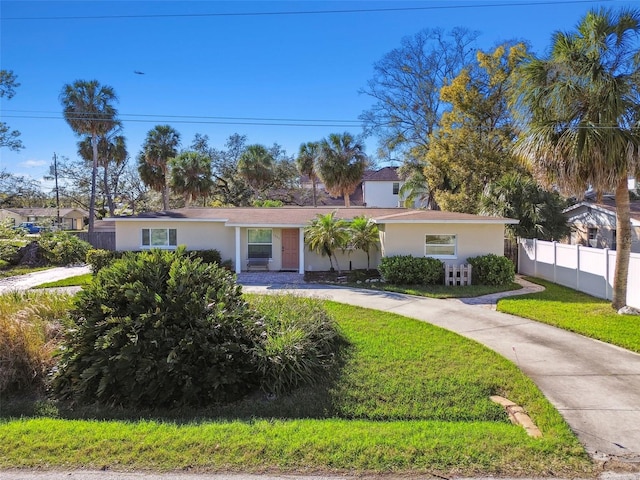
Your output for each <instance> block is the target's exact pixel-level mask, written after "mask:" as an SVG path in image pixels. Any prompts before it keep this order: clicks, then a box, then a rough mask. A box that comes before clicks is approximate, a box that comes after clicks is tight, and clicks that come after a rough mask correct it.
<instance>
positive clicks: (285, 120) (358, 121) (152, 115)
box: [3, 108, 361, 124]
mask: <svg viewBox="0 0 640 480" xmlns="http://www.w3.org/2000/svg"><path fill="white" fill-rule="evenodd" d="M3 111H4V112H14V113H44V114H59V113H60V112H54V111H51V110H13V109H6V108H5V109H3ZM77 113H82V112H77ZM4 116H9V115H4ZM121 116H123V117H153V118H183V119H187V118H191V119H205V120H251V121H261V122H299V123H302V122H330V123H346V124H348V123H357V124H360V123H361V122H360V120H337V119H326V118H325V119H322V118H313V119H304V118H263V117H218V116H210V115H162V114H147V113H118V117H121ZM19 118H30V117H19ZM33 118H39V117H36V116H34V117H33ZM85 118H86V117H85Z"/></svg>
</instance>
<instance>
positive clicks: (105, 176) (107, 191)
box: [102, 164, 116, 217]
mask: <svg viewBox="0 0 640 480" xmlns="http://www.w3.org/2000/svg"><path fill="white" fill-rule="evenodd" d="M102 181H103V183H104V194H105V196H106V197H107V206H108V208H109V216H111V217H114V216H115V214H116V206H115V204H114V203H113V195H112V194H111V188H110V187H109V171H108V170H107V167H106V164H105V167H104V174H103V179H102Z"/></svg>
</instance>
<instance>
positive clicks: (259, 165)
mask: <svg viewBox="0 0 640 480" xmlns="http://www.w3.org/2000/svg"><path fill="white" fill-rule="evenodd" d="M238 173H239V174H240V175H241V176H242V177H243V178H244V179H245V180H246V181H247V183H249V185H250V186H251V188H253V190H254V191H255V192H262V191H263V190H264V189H265V188H266V187H268V186H269V185H270V184H271V182H272V181H273V179H274V175H273V173H274V159H273V155H271V153H270V152H269V150H267V149H266V148H265V147H264V146H262V145H249V146H248V147H247V148H246V149H245V151H244V152H242V155H240V158H239V159H238Z"/></svg>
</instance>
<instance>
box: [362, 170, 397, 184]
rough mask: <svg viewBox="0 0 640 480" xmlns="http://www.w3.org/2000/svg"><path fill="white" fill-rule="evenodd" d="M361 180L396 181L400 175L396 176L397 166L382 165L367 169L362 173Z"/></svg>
mask: <svg viewBox="0 0 640 480" xmlns="http://www.w3.org/2000/svg"><path fill="white" fill-rule="evenodd" d="M362 180H363V181H364V182H397V181H399V180H400V177H398V167H384V168H381V169H380V170H373V171H371V170H369V171H367V172H365V173H364V176H363V178H362Z"/></svg>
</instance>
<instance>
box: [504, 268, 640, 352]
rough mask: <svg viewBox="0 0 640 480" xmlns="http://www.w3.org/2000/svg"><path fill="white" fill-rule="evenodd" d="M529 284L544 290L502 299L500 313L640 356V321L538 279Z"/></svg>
mask: <svg viewBox="0 0 640 480" xmlns="http://www.w3.org/2000/svg"><path fill="white" fill-rule="evenodd" d="M528 280H530V281H532V282H535V283H538V284H540V285H543V286H544V287H545V290H544V291H543V292H539V293H532V294H528V295H520V296H515V297H509V298H504V299H501V300H500V301H499V302H498V306H497V309H498V310H499V311H501V312H505V313H510V314H513V315H517V316H519V317H524V318H530V319H532V320H536V321H539V322H543V323H547V324H549V325H554V326H556V327H560V328H563V329H565V330H569V331H572V332H576V333H580V334H582V335H585V336H587V337H591V338H595V339H597V340H601V341H603V342H606V343H611V344H613V345H617V346H619V347H622V348H626V349H628V350H631V351H634V352H637V353H640V317H638V316H631V315H618V313H617V312H616V311H615V310H613V309H612V308H611V302H609V301H606V300H601V299H598V298H595V297H592V296H590V295H587V294H586V293H582V292H578V291H576V290H572V289H570V288H567V287H563V286H561V285H557V284H555V283H551V282H547V281H545V280H540V279H538V278H529V279H528Z"/></svg>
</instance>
